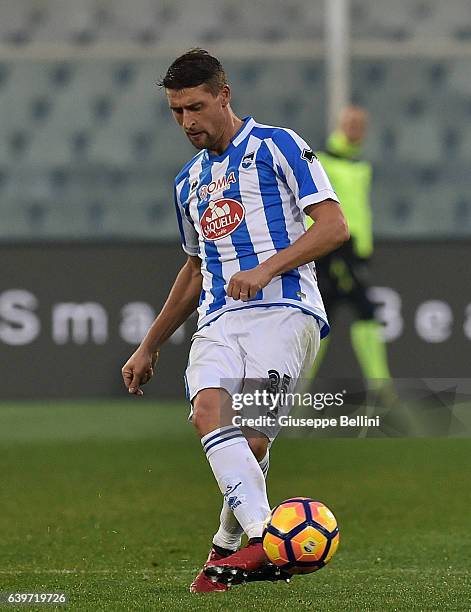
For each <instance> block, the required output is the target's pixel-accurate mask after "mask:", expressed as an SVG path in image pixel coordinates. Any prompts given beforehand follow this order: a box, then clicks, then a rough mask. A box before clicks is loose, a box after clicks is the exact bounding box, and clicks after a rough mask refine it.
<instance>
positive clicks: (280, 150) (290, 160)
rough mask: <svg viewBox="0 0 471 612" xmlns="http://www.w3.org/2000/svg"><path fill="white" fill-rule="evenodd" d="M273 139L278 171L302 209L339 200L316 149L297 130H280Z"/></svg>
mask: <svg viewBox="0 0 471 612" xmlns="http://www.w3.org/2000/svg"><path fill="white" fill-rule="evenodd" d="M272 142H273V145H272V146H273V157H274V161H275V163H276V166H277V168H276V170H277V172H278V173H279V174H280V176H281V178H282V180H284V181H285V182H286V184H287V185H288V187H289V188H290V189H291V191H292V192H293V194H294V196H295V198H296V202H297V204H298V206H299V208H300V209H301V210H304V209H305V208H306V207H307V206H309V205H311V204H318V203H319V202H322V201H323V200H328V199H331V200H335V201H336V202H338V201H339V199H338V197H337V194H336V193H335V191H334V190H333V188H332V185H331V184H330V181H329V178H328V176H327V174H326V173H325V171H324V169H323V167H322V165H321V163H320V161H319V160H318V159H317V157H316V155H315V153H314V151H313V150H312V149H311V147H310V146H309V145H308V144H307V143H306V142H305V141H304V140H303V139H302V138H301V137H300V136H298V134H296V132H293V131H292V130H287V129H282V128H280V129H277V130H275V132H274V133H273V136H272Z"/></svg>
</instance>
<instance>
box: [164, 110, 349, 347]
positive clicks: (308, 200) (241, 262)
mask: <svg viewBox="0 0 471 612" xmlns="http://www.w3.org/2000/svg"><path fill="white" fill-rule="evenodd" d="M329 198H330V199H332V200H336V201H338V198H337V196H336V194H335V192H334V191H333V189H332V186H331V184H330V182H329V179H328V178H327V175H326V173H325V172H324V170H323V168H322V166H321V165H320V163H319V161H318V160H317V158H316V157H315V155H314V154H313V152H312V149H311V148H310V147H309V146H308V145H307V144H306V142H305V141H304V140H303V139H302V138H301V137H300V136H298V135H297V134H296V133H295V132H293V131H292V130H289V129H285V128H279V127H272V126H267V125H262V124H259V123H256V122H255V121H254V119H253V118H252V117H247V118H245V119H244V124H243V126H242V127H241V129H240V130H239V131H238V132H237V134H236V135H235V136H234V137H233V138H232V140H231V142H230V144H229V146H228V147H227V149H226V150H225V151H224V153H223V154H222V155H219V156H216V155H214V154H211V153H209V151H208V150H207V149H204V150H202V151H200V152H199V153H198V154H197V155H195V157H193V159H192V160H191V161H190V162H188V163H187V164H186V166H184V168H183V169H182V170H181V172H180V173H179V174H178V176H177V177H176V179H175V205H176V210H177V218H178V225H179V228H180V233H181V239H182V246H183V249H184V251H185V252H186V253H187V254H189V255H199V257H200V258H201V262H202V263H201V273H202V276H203V287H202V291H201V296H200V301H199V307H198V314H199V320H198V329H200V328H201V327H203V326H204V325H207V324H208V323H210V322H211V321H213V320H214V319H216V318H217V317H219V316H221V315H222V314H223V313H225V312H227V311H230V310H238V309H241V308H254V307H256V306H292V307H295V308H299V309H301V310H303V311H304V312H306V313H309V314H312V315H313V316H315V317H316V318H317V319H318V321H319V325H320V327H321V337H324V336H326V335H327V334H328V332H329V325H328V321H327V316H326V313H325V309H324V305H323V303H322V298H321V295H320V293H319V289H318V286H317V281H316V276H315V266H314V264H313V263H311V264H305V265H302V266H300V267H299V268H296V269H294V270H290V271H288V272H284V273H283V274H281V275H279V276H275V277H274V278H273V279H272V280H271V282H270V283H269V284H268V285H267V286H266V287H264V288H263V289H262V290H261V291H259V292H258V293H257V295H256V296H255V297H254V298H252V299H250V300H249V301H247V302H241V301H240V300H234V299H232V298H231V297H228V296H227V294H226V289H227V286H228V283H229V280H230V279H231V277H232V276H233V275H234V274H235V273H236V272H239V271H240V270H250V269H252V268H255V267H256V266H257V265H258V264H259V263H262V262H263V261H265V260H266V259H268V258H269V257H271V256H272V255H274V254H275V253H276V252H278V251H280V250H282V249H285V248H287V247H288V246H290V245H291V244H293V243H294V242H295V241H296V240H297V239H298V238H299V237H300V236H301V235H302V234H303V233H304V232H305V220H304V217H305V214H304V212H303V211H304V209H305V208H306V207H307V206H309V205H310V204H316V203H318V202H322V201H323V200H326V199H329Z"/></svg>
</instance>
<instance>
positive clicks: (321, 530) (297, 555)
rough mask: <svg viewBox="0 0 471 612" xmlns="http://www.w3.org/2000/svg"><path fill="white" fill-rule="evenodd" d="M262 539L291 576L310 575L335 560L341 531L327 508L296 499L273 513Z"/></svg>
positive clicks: (273, 558)
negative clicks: (334, 556)
mask: <svg viewBox="0 0 471 612" xmlns="http://www.w3.org/2000/svg"><path fill="white" fill-rule="evenodd" d="M262 537H263V540H262V541H263V548H264V550H265V553H266V555H267V557H268V559H269V560H270V561H271V562H272V563H273V564H274V565H276V566H277V567H279V568H280V569H282V570H284V571H285V572H288V573H289V574H309V573H310V572H315V571H316V570H318V569H320V568H321V567H324V565H326V564H327V563H328V562H329V561H330V560H331V559H332V557H333V555H334V553H335V551H336V550H337V547H338V545H339V528H338V526H337V520H336V519H335V516H334V515H333V513H332V512H331V511H330V510H329V508H327V506H325V505H324V504H322V503H321V502H319V501H314V500H313V499H309V498H308V497H293V498H292V499H287V500H286V501H284V502H282V503H281V504H279V505H278V506H276V507H275V508H274V509H273V510H272V511H271V513H270V516H269V517H268V519H267V522H266V523H265V528H264V531H263V536H262Z"/></svg>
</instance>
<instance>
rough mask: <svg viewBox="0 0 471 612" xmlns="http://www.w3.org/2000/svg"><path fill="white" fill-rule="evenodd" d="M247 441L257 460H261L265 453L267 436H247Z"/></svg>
mask: <svg viewBox="0 0 471 612" xmlns="http://www.w3.org/2000/svg"><path fill="white" fill-rule="evenodd" d="M247 441H248V443H249V446H250V449H251V451H252V452H253V454H254V455H255V458H256V459H257V461H261V460H262V459H263V458H264V457H265V455H266V454H267V449H268V438H267V437H265V436H262V437H250V436H249V437H248V438H247Z"/></svg>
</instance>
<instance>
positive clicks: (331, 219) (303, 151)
mask: <svg viewBox="0 0 471 612" xmlns="http://www.w3.org/2000/svg"><path fill="white" fill-rule="evenodd" d="M267 149H268V153H267V161H268V163H270V165H271V166H272V168H273V171H274V172H276V174H277V175H278V178H279V180H282V181H283V182H284V183H285V184H286V185H287V187H288V188H289V189H290V191H291V192H292V194H293V195H294V198H295V200H296V203H297V206H298V208H299V210H300V214H307V215H309V216H310V217H311V218H312V219H314V221H315V223H314V224H313V225H312V226H311V227H310V228H309V229H308V230H307V231H306V232H305V233H303V234H302V235H301V236H300V238H298V240H296V242H294V243H293V244H292V245H291V246H289V247H287V248H286V249H283V250H282V251H278V253H276V254H275V255H273V256H272V257H270V258H269V259H267V260H266V261H265V262H263V263H262V264H259V265H258V266H257V267H256V268H253V269H252V270H246V271H243V272H237V273H236V274H234V276H233V277H232V278H231V280H230V281H229V285H228V289H227V294H228V295H229V296H231V297H233V298H234V299H236V300H238V299H241V300H243V301H246V300H249V299H250V298H252V297H255V295H256V294H257V292H258V291H259V290H260V289H263V287H265V286H266V285H268V283H269V282H270V281H271V280H272V278H273V277H275V276H277V275H279V274H282V273H283V272H287V271H288V270H293V269H294V268H297V267H299V266H302V265H304V264H306V263H309V262H311V261H315V260H316V259H319V258H320V257H322V256H324V255H326V254H327V253H330V252H331V251H333V250H335V249H336V248H338V247H339V246H340V245H341V244H342V243H343V242H345V241H346V240H348V239H349V237H350V234H349V231H348V226H347V222H346V220H345V217H344V215H343V212H342V209H341V208H340V206H339V203H338V200H337V195H336V194H335V192H334V190H333V189H332V185H331V184H330V181H329V178H328V177H327V175H326V173H325V172H324V169H323V168H322V165H321V164H320V162H319V160H318V159H317V157H316V155H315V154H314V152H313V151H312V149H311V148H310V147H309V145H308V144H307V143H306V142H305V141H304V140H303V139H302V138H301V137H300V136H298V135H297V134H296V133H295V132H292V131H291V130H286V129H279V130H276V131H275V132H274V133H273V136H272V139H271V143H270V144H269V145H268V146H267Z"/></svg>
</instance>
